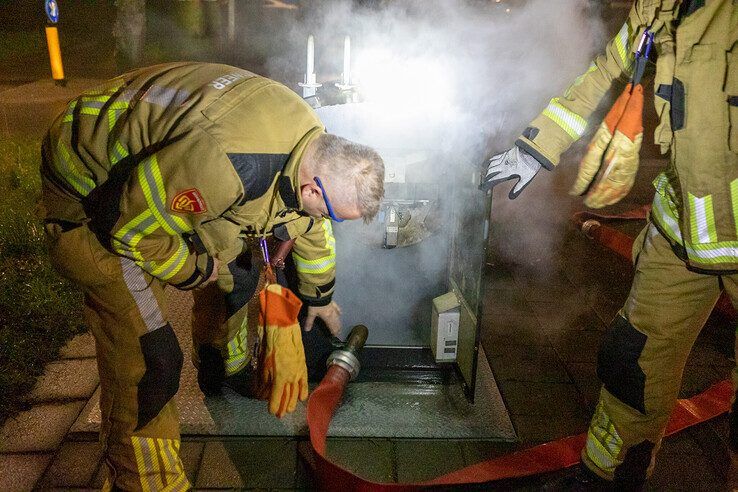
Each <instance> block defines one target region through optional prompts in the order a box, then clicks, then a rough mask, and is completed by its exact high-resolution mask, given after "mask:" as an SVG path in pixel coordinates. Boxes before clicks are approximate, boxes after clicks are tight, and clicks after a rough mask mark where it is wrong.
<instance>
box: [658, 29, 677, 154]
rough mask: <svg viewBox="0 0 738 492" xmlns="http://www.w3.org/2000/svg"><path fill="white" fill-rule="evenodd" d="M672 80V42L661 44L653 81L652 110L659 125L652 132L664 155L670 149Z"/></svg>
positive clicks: (671, 136)
mask: <svg viewBox="0 0 738 492" xmlns="http://www.w3.org/2000/svg"><path fill="white" fill-rule="evenodd" d="M673 79H674V42H673V41H671V40H668V41H665V42H663V43H661V45H660V46H659V56H658V58H657V59H656V77H655V79H654V108H655V109H656V114H657V115H658V118H659V124H658V126H657V127H656V130H655V131H654V143H655V144H656V145H658V146H659V147H660V148H661V153H662V154H666V153H667V152H668V151H669V149H670V148H671V141H672V138H673V135H672V128H671V93H672V83H673Z"/></svg>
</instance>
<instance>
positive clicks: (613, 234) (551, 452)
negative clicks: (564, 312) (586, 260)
mask: <svg viewBox="0 0 738 492" xmlns="http://www.w3.org/2000/svg"><path fill="white" fill-rule="evenodd" d="M649 210H650V207H648V206H645V207H641V208H638V209H635V210H631V211H629V212H625V213H624V214H620V215H600V214H593V213H589V212H580V213H578V214H575V215H574V217H572V220H573V221H574V223H575V224H576V225H577V226H579V227H580V228H581V227H582V225H583V224H584V223H585V222H586V221H587V220H592V219H594V220H622V219H626V220H633V219H645V218H646V217H647V216H648V212H649ZM587 233H588V235H589V237H591V238H592V239H594V240H596V241H597V242H599V243H600V244H602V245H603V246H605V247H606V248H608V249H611V250H613V251H615V252H616V253H618V254H619V255H621V256H623V257H624V258H626V259H630V257H631V249H632V247H633V238H631V237H630V236H628V235H626V234H624V233H622V232H620V231H618V230H617V229H614V228H612V227H608V226H605V225H602V224H598V225H596V226H595V227H591V228H590V229H589V230H588V231H587ZM726 300H727V304H726V302H725V301H726ZM716 308H717V309H720V310H721V311H722V310H724V312H725V313H726V314H730V313H731V312H732V313H733V314H735V310H734V309H733V308H732V304H731V303H730V300H729V299H727V298H726V297H725V296H723V297H721V300H720V301H719V302H718V305H717V307H716ZM349 379H350V378H349V374H348V372H347V371H346V370H344V369H342V368H340V367H338V366H331V367H330V368H329V369H328V372H327V374H326V376H325V378H323V381H322V382H321V383H320V385H319V386H318V387H317V388H316V389H315V391H313V394H312V395H311V396H310V399H309V400H308V408H307V421H308V427H309V429H310V443H311V444H312V454H313V456H311V458H312V459H311V460H310V462H311V466H312V467H313V472H314V475H315V478H316V479H317V481H318V484H319V486H320V489H321V490H327V491H341V492H343V491H346V490H357V491H383V490H392V491H397V490H419V489H421V488H425V487H432V486H452V485H454V486H460V485H464V484H479V483H487V482H495V481H498V480H505V479H514V478H524V477H529V476H532V475H539V474H542V473H549V472H554V471H557V470H561V469H564V468H568V467H570V466H574V465H576V464H577V463H579V461H580V452H581V450H582V448H583V447H584V443H585V441H586V438H587V436H586V434H580V435H577V436H570V437H566V438H564V439H559V440H558V441H552V442H549V443H546V444H541V445H539V446H535V447H532V448H528V449H524V450H522V451H518V452H515V453H511V454H509V455H506V456H501V457H499V458H494V459H491V460H487V461H483V462H481V463H477V464H475V465H471V466H468V467H466V468H462V469H460V470H456V471H454V472H451V473H447V474H445V475H442V476H440V477H437V478H435V479H433V480H430V481H427V482H422V483H378V482H371V481H369V480H365V479H363V478H361V477H359V476H357V475H355V474H353V473H351V472H350V471H348V470H346V469H344V468H341V467H340V466H338V465H336V464H335V463H333V462H331V461H330V460H329V459H328V458H327V457H326V436H327V434H328V427H329V426H330V422H331V419H332V418H333V414H334V413H335V411H336V409H337V408H338V405H339V404H340V402H341V398H342V396H343V392H344V390H345V389H346V385H347V384H348V382H349ZM732 394H733V389H732V383H731V382H730V381H722V382H720V383H718V384H715V385H714V386H711V387H710V388H708V389H707V390H706V391H704V392H703V393H700V394H699V395H696V396H694V397H692V398H689V399H685V400H679V402H678V403H677V406H676V407H675V408H674V411H673V413H672V415H671V418H670V420H669V424H668V426H667V428H666V435H667V436H668V435H671V434H674V433H677V432H679V431H682V430H684V429H686V428H687V427H690V426H693V425H695V424H699V423H702V422H704V421H706V420H709V419H712V418H714V417H717V416H718V415H721V414H723V413H725V412H727V411H728V410H729V409H730V400H731V396H732Z"/></svg>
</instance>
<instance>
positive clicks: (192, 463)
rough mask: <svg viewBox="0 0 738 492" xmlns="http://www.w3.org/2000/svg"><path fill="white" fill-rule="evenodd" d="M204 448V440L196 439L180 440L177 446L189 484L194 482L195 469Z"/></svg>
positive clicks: (195, 476)
mask: <svg viewBox="0 0 738 492" xmlns="http://www.w3.org/2000/svg"><path fill="white" fill-rule="evenodd" d="M204 449H205V443H204V442H198V441H182V442H181V444H180V447H179V459H181V460H182V466H183V467H184V471H185V474H186V475H187V479H188V480H189V481H190V484H194V483H195V480H196V479H197V470H198V467H199V466H200V460H201V459H202V452H203V450H204Z"/></svg>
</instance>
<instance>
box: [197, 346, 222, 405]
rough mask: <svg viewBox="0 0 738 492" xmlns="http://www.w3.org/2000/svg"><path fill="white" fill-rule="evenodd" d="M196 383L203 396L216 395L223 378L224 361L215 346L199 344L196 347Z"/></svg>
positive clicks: (218, 392)
mask: <svg viewBox="0 0 738 492" xmlns="http://www.w3.org/2000/svg"><path fill="white" fill-rule="evenodd" d="M197 358H198V359H199V361H200V363H199V365H198V367H197V384H198V386H200V391H202V392H203V394H204V395H205V396H217V395H219V394H220V388H221V386H222V385H223V380H225V362H223V356H222V355H221V353H220V350H219V349H218V348H217V347H213V346H212V345H200V346H199V347H198V348H197Z"/></svg>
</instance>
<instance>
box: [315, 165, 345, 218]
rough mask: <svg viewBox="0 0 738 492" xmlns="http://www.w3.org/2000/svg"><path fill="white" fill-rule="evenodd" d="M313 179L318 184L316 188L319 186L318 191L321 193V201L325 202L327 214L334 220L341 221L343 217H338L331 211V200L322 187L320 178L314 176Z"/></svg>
mask: <svg viewBox="0 0 738 492" xmlns="http://www.w3.org/2000/svg"><path fill="white" fill-rule="evenodd" d="M313 179H314V180H315V183H316V184H317V185H318V188H320V192H321V193H323V201H324V202H325V207H326V208H327V209H328V216H329V217H330V218H331V220H333V221H335V222H343V221H344V219H339V218H338V217H336V214H335V213H334V212H333V206H332V205H331V201H330V200H329V199H328V194H327V193H326V192H325V188H323V183H322V182H321V181H320V178H319V177H317V176H315V177H314V178H313Z"/></svg>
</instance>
